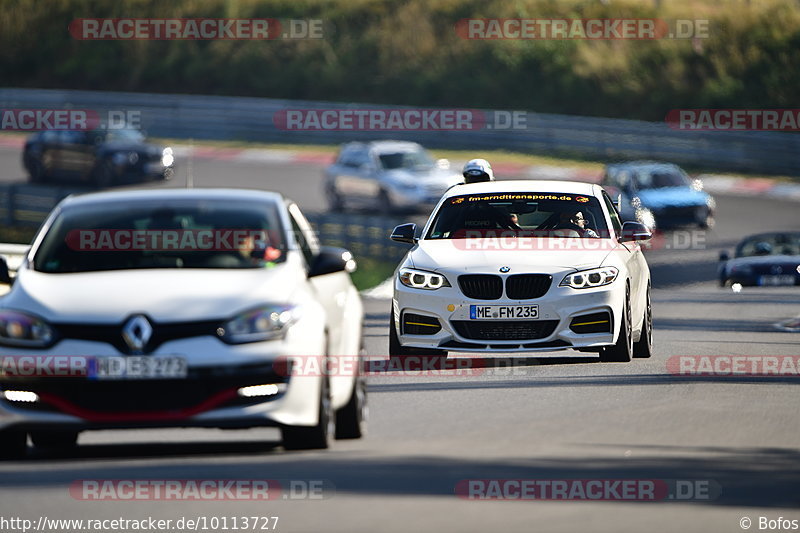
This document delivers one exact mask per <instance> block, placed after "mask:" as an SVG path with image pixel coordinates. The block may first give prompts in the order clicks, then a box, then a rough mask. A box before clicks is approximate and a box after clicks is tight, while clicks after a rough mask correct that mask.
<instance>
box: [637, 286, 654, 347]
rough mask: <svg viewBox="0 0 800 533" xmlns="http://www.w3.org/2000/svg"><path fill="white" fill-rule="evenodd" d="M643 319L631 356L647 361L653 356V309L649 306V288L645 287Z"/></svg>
mask: <svg viewBox="0 0 800 533" xmlns="http://www.w3.org/2000/svg"><path fill="white" fill-rule="evenodd" d="M645 298H646V300H645V309H644V317H643V318H642V334H641V336H640V337H639V340H638V341H636V342H635V343H633V356H634V357H636V358H639V359H647V358H649V357H650V356H652V355H653V308H652V306H651V304H650V286H649V285H648V286H647V295H646V296H645Z"/></svg>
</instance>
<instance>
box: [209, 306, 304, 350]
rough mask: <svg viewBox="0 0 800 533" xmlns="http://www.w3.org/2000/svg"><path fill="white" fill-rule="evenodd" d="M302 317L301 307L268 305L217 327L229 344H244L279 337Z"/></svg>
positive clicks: (218, 332) (221, 336)
mask: <svg viewBox="0 0 800 533" xmlns="http://www.w3.org/2000/svg"><path fill="white" fill-rule="evenodd" d="M299 318H300V308H298V307H292V306H288V305H266V306H263V307H258V308H256V309H252V310H250V311H245V312H244V313H241V314H240V315H238V316H235V317H233V318H232V319H230V320H228V321H227V322H225V324H223V325H222V326H221V327H220V328H219V329H217V335H219V337H220V338H221V339H222V340H223V341H225V342H227V343H229V344H243V343H246V342H259V341H267V340H272V339H278V338H281V337H283V336H284V335H286V330H287V329H288V328H289V326H291V325H292V324H293V323H294V322H296V321H297V320H298V319H299Z"/></svg>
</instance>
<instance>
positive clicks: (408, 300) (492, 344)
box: [391, 279, 625, 353]
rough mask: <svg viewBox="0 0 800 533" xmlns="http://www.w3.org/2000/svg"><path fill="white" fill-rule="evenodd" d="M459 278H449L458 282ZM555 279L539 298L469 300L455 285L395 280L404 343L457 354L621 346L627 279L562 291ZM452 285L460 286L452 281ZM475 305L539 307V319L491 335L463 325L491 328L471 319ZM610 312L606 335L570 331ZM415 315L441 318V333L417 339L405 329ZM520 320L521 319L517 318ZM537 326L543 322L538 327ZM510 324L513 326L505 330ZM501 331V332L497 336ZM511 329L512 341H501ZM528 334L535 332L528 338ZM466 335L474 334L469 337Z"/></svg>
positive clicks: (399, 328) (398, 324)
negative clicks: (406, 319)
mask: <svg viewBox="0 0 800 533" xmlns="http://www.w3.org/2000/svg"><path fill="white" fill-rule="evenodd" d="M454 281H455V280H450V282H451V283H453V282H454ZM558 282H559V280H554V282H553V284H552V286H551V287H550V289H549V290H548V291H547V293H546V294H545V295H544V296H542V297H540V298H535V299H529V300H510V299H507V298H505V297H503V298H501V299H499V300H476V299H470V298H466V297H465V296H464V295H463V294H462V293H461V291H460V290H459V289H458V288H457V287H456V286H453V287H444V288H441V289H437V290H433V291H429V290H421V289H412V288H410V287H406V286H405V285H403V284H401V283H400V282H399V281H397V280H396V279H395V290H394V298H393V306H392V308H393V311H394V312H393V316H392V317H391V319H392V320H394V321H395V328H396V331H397V332H398V335H399V339H400V343H401V344H402V345H403V346H404V347H411V348H438V349H445V350H450V351H458V352H498V353H502V352H549V351H556V350H565V349H568V348H574V349H579V348H581V349H589V351H591V349H598V348H600V347H603V346H609V345H612V344H614V343H615V342H616V340H617V335H618V334H619V320H618V317H619V316H620V315H621V313H622V308H623V303H624V299H625V283H624V280H620V279H617V280H616V281H614V282H613V283H611V284H610V285H606V286H604V287H598V288H593V289H572V288H570V287H558V286H557V284H558ZM453 285H456V284H455V283H453ZM470 305H537V306H538V308H539V316H538V318H537V319H536V320H535V321H530V327H526V328H521V327H519V326H517V325H513V324H504V325H503V326H502V327H498V328H497V329H492V328H488V327H487V329H488V330H489V331H488V335H486V337H493V338H483V339H481V338H476V337H480V336H481V335H482V333H484V332H481V331H478V335H476V334H475V333H476V331H475V328H472V329H470V328H465V326H464V324H465V323H466V324H478V323H480V324H491V322H493V321H490V320H475V319H471V318H470ZM604 312H605V313H608V315H609V316H610V321H611V324H610V325H609V329H608V330H607V331H605V332H601V333H576V332H575V331H573V330H572V329H570V325H571V324H572V323H573V319H575V318H578V317H582V316H584V315H590V314H595V313H604ZM404 313H414V314H416V315H421V316H425V317H433V318H435V319H436V320H438V322H439V324H440V326H441V329H440V330H438V331H437V332H436V333H434V334H430V335H418V334H416V335H413V334H409V333H407V332H406V331H404V328H403V323H402V321H401V317H402V316H403V315H404ZM515 321H516V320H515ZM534 323H538V324H534ZM506 326H508V327H507V328H506ZM498 331H499V333H498ZM506 331H508V332H509V333H508V334H509V336H511V337H513V339H506V340H503V339H500V338H496V337H497V336H498V335H503V334H505V332H506ZM525 331H530V332H531V333H532V335H531V337H530V338H524V336H525ZM465 333H469V334H470V335H469V336H466V335H465Z"/></svg>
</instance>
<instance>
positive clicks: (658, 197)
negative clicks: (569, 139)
mask: <svg viewBox="0 0 800 533" xmlns="http://www.w3.org/2000/svg"><path fill="white" fill-rule="evenodd" d="M602 185H603V187H604V188H605V189H606V191H607V192H608V194H610V195H611V196H612V197H613V198H617V197H618V196H621V197H622V201H621V202H620V206H619V208H620V215H621V216H622V219H623V220H624V221H629V220H630V221H635V222H641V223H642V224H644V225H645V226H647V227H648V228H650V229H651V230H652V229H655V228H656V227H659V228H670V227H676V226H698V227H700V228H703V229H705V228H709V227H711V226H713V225H714V210H715V207H716V203H715V202H714V198H712V197H711V196H710V195H709V194H708V193H707V192H705V191H704V190H702V189H703V186H702V183H701V182H700V181H699V180H692V179H691V178H689V176H688V175H687V174H686V172H684V171H683V169H681V168H680V167H679V166H678V165H675V164H672V163H661V162H658V161H629V162H625V163H615V164H611V165H608V166H606V171H605V174H604V176H603V181H602Z"/></svg>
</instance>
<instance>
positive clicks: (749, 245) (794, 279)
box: [719, 232, 800, 287]
mask: <svg viewBox="0 0 800 533" xmlns="http://www.w3.org/2000/svg"><path fill="white" fill-rule="evenodd" d="M719 260H720V267H719V285H720V287H725V286H733V285H735V284H739V285H740V286H742V287H746V286H751V287H752V286H787V285H800V232H773V233H759V234H757V235H751V236H749V237H747V238H745V239H743V240H742V241H741V242H740V243H739V244H738V245H737V246H736V252H735V254H734V256H733V257H730V255H729V254H728V252H727V251H723V252H720V254H719Z"/></svg>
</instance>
